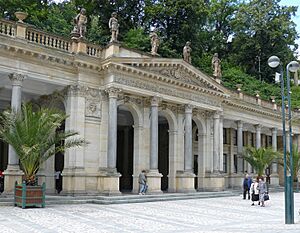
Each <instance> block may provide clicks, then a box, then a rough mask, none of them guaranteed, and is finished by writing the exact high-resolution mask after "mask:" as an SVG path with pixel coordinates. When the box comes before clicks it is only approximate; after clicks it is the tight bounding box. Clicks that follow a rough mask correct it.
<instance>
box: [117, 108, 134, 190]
mask: <svg viewBox="0 0 300 233" xmlns="http://www.w3.org/2000/svg"><path fill="white" fill-rule="evenodd" d="M133 125H134V119H133V116H132V114H131V112H130V111H129V109H128V108H127V107H126V106H124V105H121V106H119V107H118V130H117V171H118V172H120V173H121V175H122V176H121V178H120V183H119V185H120V186H119V190H120V191H121V192H131V191H132V189H133V177H132V175H133V148H134V138H133V136H134V130H133V127H132V126H133Z"/></svg>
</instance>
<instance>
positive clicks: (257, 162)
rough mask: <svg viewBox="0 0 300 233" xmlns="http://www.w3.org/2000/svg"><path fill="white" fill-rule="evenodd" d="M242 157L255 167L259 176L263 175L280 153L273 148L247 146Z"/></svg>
mask: <svg viewBox="0 0 300 233" xmlns="http://www.w3.org/2000/svg"><path fill="white" fill-rule="evenodd" d="M242 157H243V158H244V159H245V160H246V161H247V162H248V163H249V164H250V165H251V166H252V167H253V168H254V169H255V171H256V172H257V175H258V176H262V175H263V174H264V171H265V169H266V168H267V167H269V166H270V165H271V163H272V162H273V161H274V159H277V158H278V157H279V153H278V152H275V151H273V149H272V148H263V147H261V148H254V147H247V148H246V149H245V150H244V153H243V155H242Z"/></svg>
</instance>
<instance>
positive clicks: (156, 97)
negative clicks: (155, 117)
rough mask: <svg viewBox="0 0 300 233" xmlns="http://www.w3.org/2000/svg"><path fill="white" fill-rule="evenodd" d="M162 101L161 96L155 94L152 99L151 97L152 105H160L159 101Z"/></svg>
mask: <svg viewBox="0 0 300 233" xmlns="http://www.w3.org/2000/svg"><path fill="white" fill-rule="evenodd" d="M160 101H161V97H159V96H153V97H152V98H151V99H150V103H151V106H154V107H155V106H156V107H158V105H159V103H160Z"/></svg>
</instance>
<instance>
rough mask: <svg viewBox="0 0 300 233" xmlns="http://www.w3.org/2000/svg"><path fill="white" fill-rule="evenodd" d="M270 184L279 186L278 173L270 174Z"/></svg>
mask: <svg viewBox="0 0 300 233" xmlns="http://www.w3.org/2000/svg"><path fill="white" fill-rule="evenodd" d="M270 186H272V187H277V186H279V175H278V174H271V175H270Z"/></svg>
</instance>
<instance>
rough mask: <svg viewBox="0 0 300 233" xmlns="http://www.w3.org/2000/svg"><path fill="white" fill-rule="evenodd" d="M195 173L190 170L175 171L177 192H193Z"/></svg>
mask: <svg viewBox="0 0 300 233" xmlns="http://www.w3.org/2000/svg"><path fill="white" fill-rule="evenodd" d="M195 177H196V175H195V174H193V173H190V172H180V171H179V172H177V182H176V183H177V184H176V185H177V192H179V193H194V192H196V190H195Z"/></svg>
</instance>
